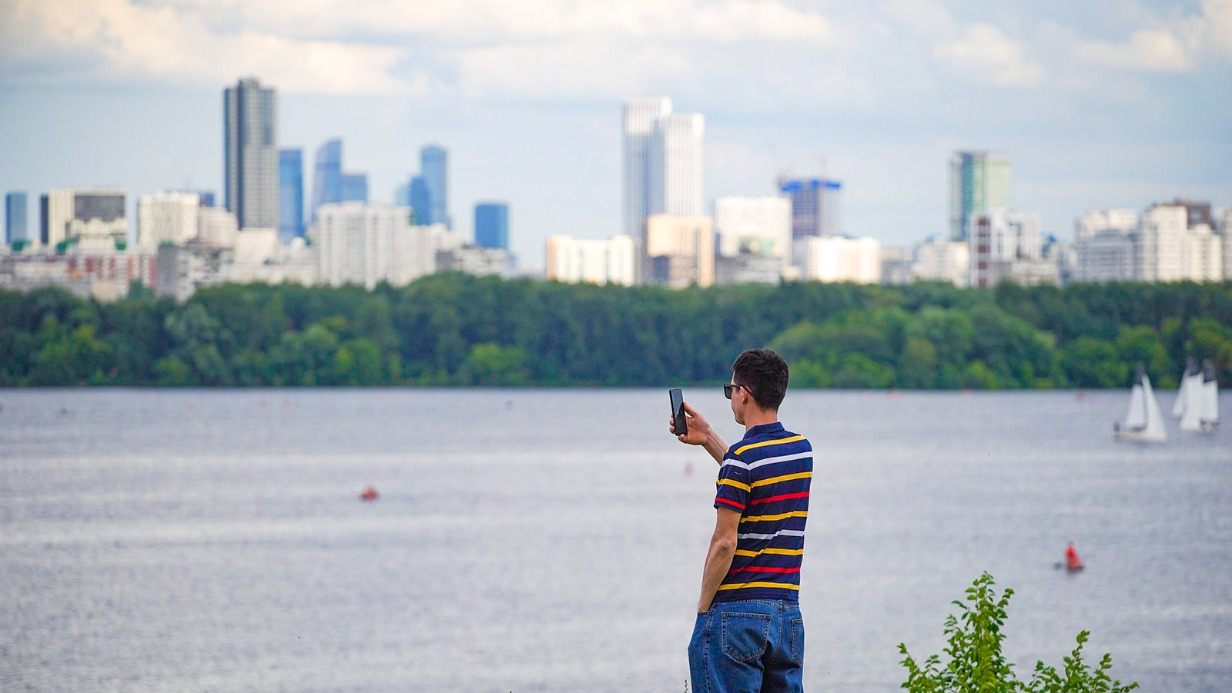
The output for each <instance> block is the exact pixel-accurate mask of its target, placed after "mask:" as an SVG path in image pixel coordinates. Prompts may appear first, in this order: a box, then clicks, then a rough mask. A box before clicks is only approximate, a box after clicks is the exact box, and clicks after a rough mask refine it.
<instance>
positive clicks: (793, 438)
mask: <svg viewBox="0 0 1232 693" xmlns="http://www.w3.org/2000/svg"><path fill="white" fill-rule="evenodd" d="M800 440H804V436H791V437H790V438H779V439H778V440H763V441H762V442H760V443H749V444H748V445H745V446H744V447H741V448H737V449H736V453H735V454H737V455H739V454H741V453H743V452H744V451H745V450H752V449H753V448H760V447H763V446H766V445H782V444H784V443H795V442H797V441H800Z"/></svg>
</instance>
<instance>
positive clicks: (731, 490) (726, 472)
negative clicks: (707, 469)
mask: <svg viewBox="0 0 1232 693" xmlns="http://www.w3.org/2000/svg"><path fill="white" fill-rule="evenodd" d="M751 491H752V488H750V486H749V465H748V464H747V463H745V462H742V461H741V460H739V459H737V458H736V457H735V456H733V455H732V454H731V453H730V452H729V453H728V454H727V456H726V457H724V458H723V465H722V466H721V467H719V480H718V492H717V493H716V494H715V497H714V507H716V508H727V509H728V510H738V511H740V512H742V513H743V512H744V509H745V508H746V507H747V506H748V504H749V494H750V492H751Z"/></svg>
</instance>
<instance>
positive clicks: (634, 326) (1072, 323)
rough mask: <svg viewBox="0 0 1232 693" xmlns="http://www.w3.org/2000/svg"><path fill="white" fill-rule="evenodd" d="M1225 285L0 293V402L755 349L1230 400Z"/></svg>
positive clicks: (841, 375)
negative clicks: (1202, 381)
mask: <svg viewBox="0 0 1232 693" xmlns="http://www.w3.org/2000/svg"><path fill="white" fill-rule="evenodd" d="M1230 326H1232V283H1230V282H1224V283H1219V284H1214V283H1211V284H1193V283H1176V284H1132V283H1119V284H1102V285H1095V284H1079V285H1072V286H1068V287H1064V288H1058V287H1021V286H1016V285H1011V284H1004V285H1001V286H999V287H998V288H997V289H995V290H994V291H979V290H972V289H959V288H955V287H952V286H949V285H944V284H931V283H916V284H911V285H906V286H894V287H891V286H862V285H853V284H821V283H803V282H796V283H783V284H781V285H778V286H769V285H737V286H720V287H711V288H689V289H684V290H671V289H666V288H662V287H619V286H595V285H590V284H560V283H556V282H547V281H541V280H532V279H512V280H503V279H500V278H496V277H477V276H472V275H467V274H458V273H447V274H438V275H432V276H429V277H425V278H422V279H420V280H419V281H417V282H415V283H413V284H411V285H409V286H406V287H401V288H395V287H391V286H388V285H381V286H378V287H377V288H376V289H374V290H372V291H366V290H364V289H363V288H360V287H342V288H326V287H304V286H299V285H294V284H283V285H278V286H268V285H260V284H250V285H234V284H230V285H224V286H220V287H215V288H209V289H203V290H201V291H198V292H197V293H196V294H194V295H193V297H192V298H191V299H189V300H188V301H187V302H185V303H183V304H177V303H175V302H173V301H171V300H169V299H158V298H155V297H154V296H153V295H151V294H150V292H149V291H148V290H144V289H142V288H140V287H139V286H138V287H135V288H134V290H133V291H132V292H130V295H129V296H128V297H127V298H125V299H122V300H119V301H116V302H112V303H99V302H96V301H93V300H84V299H80V298H77V297H75V296H74V295H72V294H70V293H68V292H67V291H64V290H62V289H56V288H46V289H40V290H36V291H32V292H29V293H16V292H8V291H0V386H6V387H22V386H39V387H45V386H79V385H110V386H151V385H162V386H205V387H213V386H315V385H326V386H375V385H387V386H404V385H435V386H469V385H481V386H625V387H627V386H656V387H659V386H666V385H672V384H693V383H709V382H715V381H723V380H726V379H727V378H728V377H729V375H730V366H731V362H732V360H733V358H734V357H735V355H736V354H738V353H739V352H740V351H741V350H743V349H745V348H748V347H750V346H770V347H771V348H774V349H776V350H777V351H779V352H780V353H781V354H783V356H784V357H785V358H786V359H787V361H788V363H789V364H790V365H791V369H792V370H791V373H792V384H793V386H796V387H836V388H910V389H958V388H1058V387H1082V388H1107V387H1123V386H1126V385H1128V384H1129V381H1130V378H1131V376H1132V374H1133V372H1134V369H1135V367H1136V364H1139V363H1141V364H1143V365H1144V366H1145V367H1146V369H1147V372H1148V373H1149V374H1150V376H1151V379H1152V381H1153V382H1154V383H1156V385H1157V386H1158V387H1175V386H1176V384H1177V381H1178V378H1179V376H1180V373H1181V371H1182V370H1183V368H1184V365H1185V362H1186V359H1187V358H1188V357H1191V356H1192V357H1196V358H1198V359H1211V360H1212V361H1213V362H1214V363H1215V366H1216V369H1217V372H1218V377H1219V379H1220V382H1221V384H1222V385H1223V386H1228V385H1229V384H1232V327H1230Z"/></svg>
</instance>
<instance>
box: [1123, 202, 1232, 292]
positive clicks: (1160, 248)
mask: <svg viewBox="0 0 1232 693" xmlns="http://www.w3.org/2000/svg"><path fill="white" fill-rule="evenodd" d="M1210 218H1211V215H1210V208H1209V206H1208V207H1207V208H1206V213H1205V215H1198V216H1195V215H1194V214H1193V205H1192V204H1187V203H1185V202H1184V201H1177V202H1172V203H1167V204H1156V205H1154V206H1152V207H1151V208H1150V209H1148V210H1147V211H1146V213H1144V214H1143V215H1142V220H1141V221H1140V222H1139V225H1138V233H1137V248H1136V252H1135V265H1136V266H1137V273H1136V274H1137V276H1135V279H1137V280H1139V281H1147V282H1174V281H1186V280H1188V281H1197V282H1205V281H1220V280H1222V279H1223V278H1224V275H1223V241H1224V239H1223V237H1222V236H1220V235H1217V234H1215V233H1214V231H1213V230H1212V229H1211V227H1210V225H1209V224H1208V223H1206V220H1208V219H1210ZM1191 219H1194V220H1196V221H1197V223H1195V224H1193V225H1190V220H1191Z"/></svg>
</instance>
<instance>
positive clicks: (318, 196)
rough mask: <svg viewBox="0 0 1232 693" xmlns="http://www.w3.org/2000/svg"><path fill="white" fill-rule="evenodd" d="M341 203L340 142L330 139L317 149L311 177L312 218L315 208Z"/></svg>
mask: <svg viewBox="0 0 1232 693" xmlns="http://www.w3.org/2000/svg"><path fill="white" fill-rule="evenodd" d="M341 201H342V140H340V139H332V140H329V141H327V142H326V143H325V144H323V145H321V146H320V147H319V148H318V149H317V160H316V166H315V168H314V171H313V176H312V218H313V219H316V218H317V207H320V206H321V205H326V204H331V203H334V202H341Z"/></svg>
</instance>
